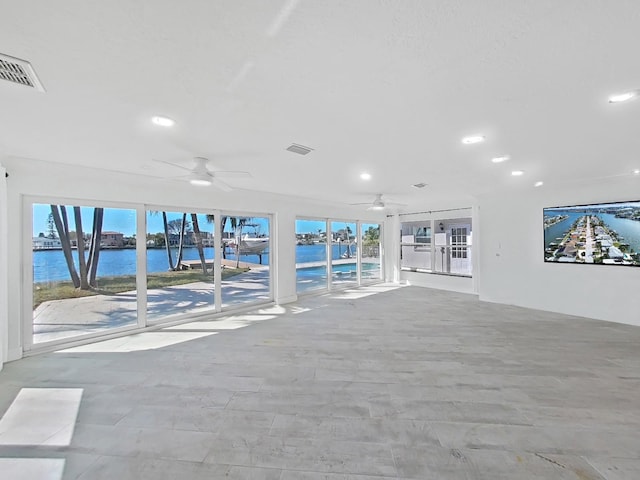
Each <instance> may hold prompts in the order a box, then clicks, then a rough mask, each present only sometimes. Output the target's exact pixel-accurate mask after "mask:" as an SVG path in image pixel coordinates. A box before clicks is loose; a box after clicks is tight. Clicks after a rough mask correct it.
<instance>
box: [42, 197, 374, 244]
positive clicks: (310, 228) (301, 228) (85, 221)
mask: <svg viewBox="0 0 640 480" xmlns="http://www.w3.org/2000/svg"><path fill="white" fill-rule="evenodd" d="M50 213H51V206H50V205H44V204H34V205H33V236H35V237H37V236H38V235H39V234H40V233H44V234H45V235H46V234H47V232H48V229H49V226H48V221H47V219H48V217H49V214H50ZM67 216H68V218H69V229H70V230H72V231H74V230H75V229H76V228H75V221H74V215H73V208H72V207H71V206H67ZM81 216H82V227H83V229H84V231H85V233H87V232H89V231H90V230H91V226H92V224H93V207H81ZM167 218H168V220H169V221H171V220H173V219H182V213H180V212H167ZM188 219H189V221H191V215H188ZM249 223H255V224H257V225H258V226H257V227H256V230H257V232H256V233H259V234H265V235H269V223H268V219H267V218H263V217H262V218H259V217H252V218H251V219H250V220H249ZM198 224H199V226H200V230H201V231H208V232H213V231H215V225H213V224H211V223H209V222H207V220H206V217H205V215H202V214H198ZM347 224H348V225H349V226H350V227H351V229H352V230H353V231H354V233H355V222H349V223H347V222H339V221H334V222H332V227H333V229H334V230H339V229H342V228H344V227H345V225H347ZM368 227H369V224H364V225H363V230H366V229H367V228H368ZM102 230H103V231H114V232H120V233H123V234H124V235H125V236H127V237H130V236H133V235H134V234H135V233H136V211H135V210H129V209H123V208H105V209H104V218H103V223H102ZM251 230H252V229H251ZM318 230H320V231H322V232H326V230H327V228H326V222H325V221H324V220H298V221H296V233H315V234H317V233H318ZM163 231H164V227H163V224H162V214H161V213H160V212H158V213H151V212H147V232H148V233H158V232H163ZM225 231H231V222H227V225H226V227H225Z"/></svg>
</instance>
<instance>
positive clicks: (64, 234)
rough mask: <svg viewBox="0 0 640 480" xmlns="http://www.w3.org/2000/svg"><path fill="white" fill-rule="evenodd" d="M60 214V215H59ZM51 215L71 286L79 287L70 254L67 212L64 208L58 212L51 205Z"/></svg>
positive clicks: (56, 207) (55, 207)
mask: <svg viewBox="0 0 640 480" xmlns="http://www.w3.org/2000/svg"><path fill="white" fill-rule="evenodd" d="M60 212H62V215H61V214H60ZM51 214H52V216H53V222H54V224H55V226H56V230H57V231H58V238H59V239H60V244H61V245H62V253H64V259H65V261H66V262H67V268H68V269H69V276H70V277H71V281H72V282H73V286H74V287H76V288H78V287H80V277H78V272H77V271H76V266H75V264H74V263H73V254H72V253H71V242H70V240H69V222H68V221H67V211H66V209H65V208H64V206H61V207H60V211H59V210H58V205H51Z"/></svg>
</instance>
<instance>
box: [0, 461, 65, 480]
mask: <svg viewBox="0 0 640 480" xmlns="http://www.w3.org/2000/svg"><path fill="white" fill-rule="evenodd" d="M64 465H65V459H64V458H0V472H2V480H25V479H34V480H35V479H37V480H60V479H61V478H62V474H63V473H64Z"/></svg>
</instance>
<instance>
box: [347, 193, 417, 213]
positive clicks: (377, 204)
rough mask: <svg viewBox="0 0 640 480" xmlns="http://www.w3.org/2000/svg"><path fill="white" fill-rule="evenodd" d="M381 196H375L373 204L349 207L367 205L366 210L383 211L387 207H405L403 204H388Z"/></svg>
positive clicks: (380, 194)
mask: <svg viewBox="0 0 640 480" xmlns="http://www.w3.org/2000/svg"><path fill="white" fill-rule="evenodd" d="M382 195H383V194H382V193H378V194H376V198H375V199H374V200H373V202H365V203H351V205H369V207H368V208H367V210H384V209H385V208H387V207H389V206H397V207H401V206H406V204H405V203H397V202H390V201H387V200H383V199H382Z"/></svg>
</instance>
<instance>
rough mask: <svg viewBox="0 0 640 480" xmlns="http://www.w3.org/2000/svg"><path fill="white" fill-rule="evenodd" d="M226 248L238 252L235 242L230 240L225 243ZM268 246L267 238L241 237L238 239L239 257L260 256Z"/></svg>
mask: <svg viewBox="0 0 640 480" xmlns="http://www.w3.org/2000/svg"><path fill="white" fill-rule="evenodd" d="M227 246H228V247H230V248H232V249H233V250H234V252H235V251H237V250H238V244H237V240H236V239H235V238H232V239H231V240H229V242H227ZM268 246H269V237H251V236H249V235H248V234H244V235H242V237H241V239H240V251H239V253H240V255H260V254H262V252H264V251H265V250H266V249H267V247H268Z"/></svg>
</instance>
